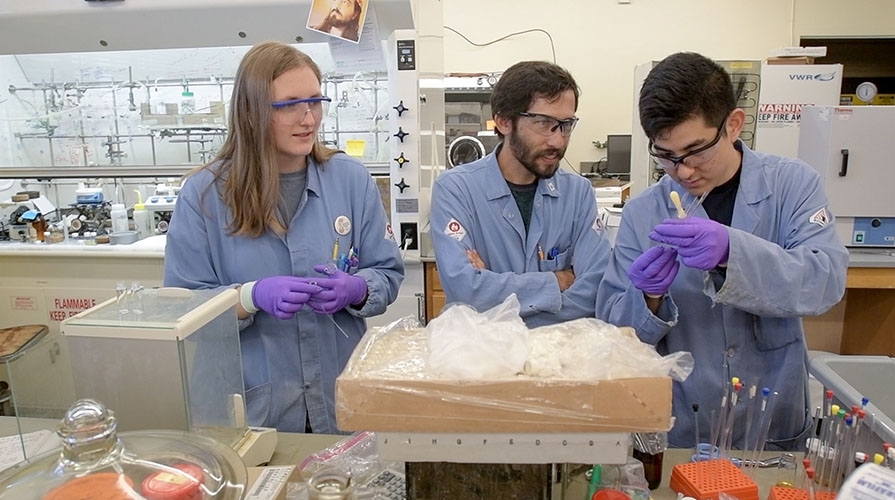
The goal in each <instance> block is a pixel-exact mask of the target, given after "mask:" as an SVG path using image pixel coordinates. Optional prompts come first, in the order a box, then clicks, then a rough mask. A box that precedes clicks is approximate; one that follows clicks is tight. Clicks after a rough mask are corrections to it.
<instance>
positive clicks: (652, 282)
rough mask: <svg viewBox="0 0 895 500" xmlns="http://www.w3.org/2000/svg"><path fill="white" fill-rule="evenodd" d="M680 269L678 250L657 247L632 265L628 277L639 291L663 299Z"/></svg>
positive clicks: (643, 254) (638, 258) (644, 253)
mask: <svg viewBox="0 0 895 500" xmlns="http://www.w3.org/2000/svg"><path fill="white" fill-rule="evenodd" d="M679 268H680V264H679V263H678V261H677V250H675V249H673V248H668V247H662V246H655V247H652V248H650V249H649V250H647V251H646V252H643V253H642V254H641V255H640V257H637V259H636V260H635V261H634V262H633V263H631V268H630V269H628V277H629V278H631V284H633V285H634V287H636V288H637V289H638V290H640V291H642V292H643V293H645V294H647V295H652V296H658V297H661V296H662V295H665V294H666V293H668V289H669V288H671V283H672V282H673V281H674V278H675V276H677V271H678V269H679Z"/></svg>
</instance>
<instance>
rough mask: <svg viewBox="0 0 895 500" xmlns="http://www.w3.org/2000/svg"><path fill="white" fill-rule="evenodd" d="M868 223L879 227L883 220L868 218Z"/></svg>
mask: <svg viewBox="0 0 895 500" xmlns="http://www.w3.org/2000/svg"><path fill="white" fill-rule="evenodd" d="M870 225H871V226H873V227H880V226H882V225H883V222H882V221H881V220H879V219H870Z"/></svg>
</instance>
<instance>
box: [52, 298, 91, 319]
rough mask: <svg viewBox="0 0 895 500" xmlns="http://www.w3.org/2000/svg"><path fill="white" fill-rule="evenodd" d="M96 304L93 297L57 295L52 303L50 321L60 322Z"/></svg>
mask: <svg viewBox="0 0 895 500" xmlns="http://www.w3.org/2000/svg"><path fill="white" fill-rule="evenodd" d="M95 305H96V299H95V298H93V297H57V298H54V299H52V302H51V303H50V307H51V309H50V321H55V322H60V321H62V320H64V319H65V318H70V317H72V316H74V315H75V314H78V313H79V312H81V311H86V310H87V309H90V308H91V307H93V306H95Z"/></svg>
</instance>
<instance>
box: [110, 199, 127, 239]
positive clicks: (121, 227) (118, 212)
mask: <svg viewBox="0 0 895 500" xmlns="http://www.w3.org/2000/svg"><path fill="white" fill-rule="evenodd" d="M110 216H111V219H112V232H113V233H123V232H124V231H127V230H128V223H127V208H125V207H124V204H122V203H113V204H112V211H111V213H110Z"/></svg>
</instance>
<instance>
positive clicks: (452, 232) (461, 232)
mask: <svg viewBox="0 0 895 500" xmlns="http://www.w3.org/2000/svg"><path fill="white" fill-rule="evenodd" d="M444 234H446V235H448V236H450V237H451V238H453V239H455V240H457V241H463V238H465V237H466V230H465V229H463V226H461V225H460V223H459V222H458V221H457V219H451V220H450V222H448V224H447V226H446V227H445V228H444Z"/></svg>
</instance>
